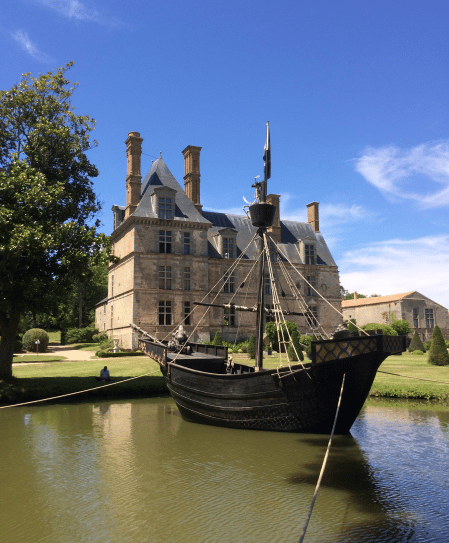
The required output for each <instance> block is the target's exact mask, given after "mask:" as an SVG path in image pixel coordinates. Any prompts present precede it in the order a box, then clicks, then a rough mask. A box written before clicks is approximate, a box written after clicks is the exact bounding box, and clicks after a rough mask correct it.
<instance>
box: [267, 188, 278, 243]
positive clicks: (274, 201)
mask: <svg viewBox="0 0 449 543" xmlns="http://www.w3.org/2000/svg"><path fill="white" fill-rule="evenodd" d="M279 198H280V195H279V194H268V195H267V204H271V205H273V206H276V213H275V215H274V221H273V225H272V226H270V227H269V228H267V230H268V232H271V233H272V234H273V236H274V239H275V240H276V241H277V243H281V219H280V215H279Z"/></svg>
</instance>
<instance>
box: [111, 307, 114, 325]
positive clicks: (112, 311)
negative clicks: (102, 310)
mask: <svg viewBox="0 0 449 543" xmlns="http://www.w3.org/2000/svg"><path fill="white" fill-rule="evenodd" d="M111 328H114V306H113V305H112V304H111Z"/></svg>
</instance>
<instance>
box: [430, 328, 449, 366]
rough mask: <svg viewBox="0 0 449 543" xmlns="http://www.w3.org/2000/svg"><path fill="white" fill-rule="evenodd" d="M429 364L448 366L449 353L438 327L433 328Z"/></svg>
mask: <svg viewBox="0 0 449 543" xmlns="http://www.w3.org/2000/svg"><path fill="white" fill-rule="evenodd" d="M429 364H433V365H434V366H447V365H449V353H448V352H447V348H446V342H445V341H444V337H443V334H442V333H441V330H440V327H439V326H435V328H434V329H433V334H432V345H431V346H430V351H429Z"/></svg>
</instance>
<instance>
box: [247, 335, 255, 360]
mask: <svg viewBox="0 0 449 543" xmlns="http://www.w3.org/2000/svg"><path fill="white" fill-rule="evenodd" d="M247 348H248V355H249V357H250V358H253V359H254V358H256V338H255V337H254V336H251V337H250V338H249V341H248V347H247Z"/></svg>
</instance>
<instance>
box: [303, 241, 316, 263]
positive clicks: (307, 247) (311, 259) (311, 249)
mask: <svg viewBox="0 0 449 543" xmlns="http://www.w3.org/2000/svg"><path fill="white" fill-rule="evenodd" d="M304 253H305V257H306V261H305V263H306V264H310V265H314V264H315V263H316V259H315V245H313V243H305V244H304Z"/></svg>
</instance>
